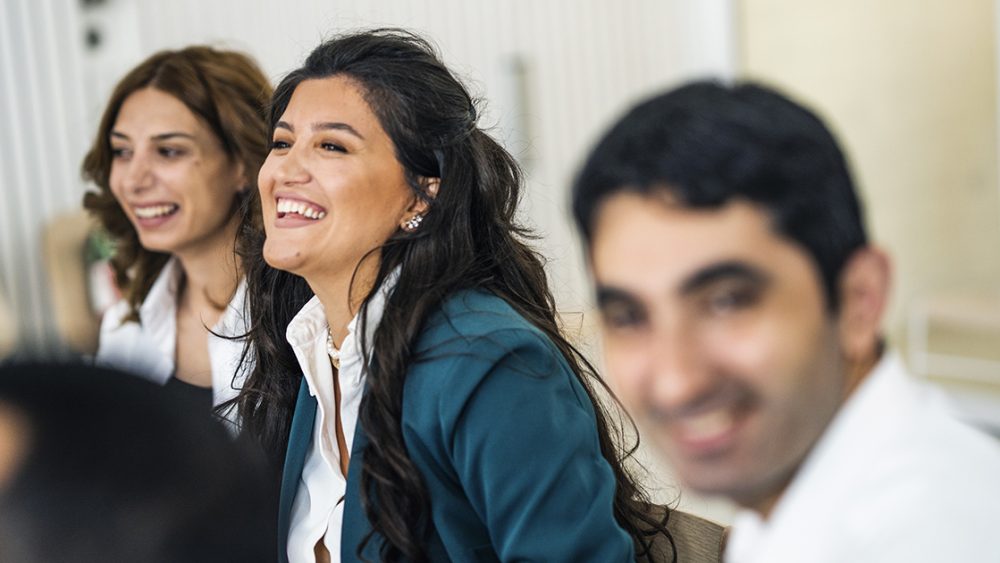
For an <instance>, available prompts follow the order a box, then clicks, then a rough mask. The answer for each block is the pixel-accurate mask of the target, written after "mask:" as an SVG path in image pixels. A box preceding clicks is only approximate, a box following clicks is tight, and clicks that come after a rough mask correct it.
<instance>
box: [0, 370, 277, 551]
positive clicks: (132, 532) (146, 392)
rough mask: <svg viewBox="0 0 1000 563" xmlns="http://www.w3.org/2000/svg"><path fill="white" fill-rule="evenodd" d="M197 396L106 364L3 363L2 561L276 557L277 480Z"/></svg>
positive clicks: (0, 376) (0, 453)
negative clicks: (198, 404) (195, 401)
mask: <svg viewBox="0 0 1000 563" xmlns="http://www.w3.org/2000/svg"><path fill="white" fill-rule="evenodd" d="M189 400H190V398H188V397H186V396H183V395H177V394H172V393H164V392H163V388H162V387H160V386H158V385H156V384H154V383H151V382H149V381H146V380H143V379H141V378H137V377H134V376H131V375H128V374H125V373H122V372H118V371H115V370H110V369H105V368H96V367H89V366H82V365H59V364H20V365H9V366H2V367H0V563H8V562H10V563H13V562H16V563H36V562H37V563H42V562H45V563H49V562H54V561H59V562H61V563H97V562H101V563H105V562H109V561H134V562H139V561H142V562H147V563H168V562H169V563H182V562H183V563H201V562H205V563H208V562H212V563H220V562H229V561H232V562H240V563H245V562H251V563H252V562H258V561H259V562H265V561H268V562H269V561H271V560H273V554H274V551H275V549H276V548H275V545H276V544H275V537H274V536H275V529H276V523H275V521H274V518H273V513H274V510H273V507H274V493H273V490H272V487H271V485H270V483H271V482H273V479H270V478H268V475H267V474H266V471H267V470H266V469H265V465H264V462H263V461H262V460H261V459H259V457H258V456H257V455H256V453H257V452H255V451H254V450H253V449H251V448H250V446H249V445H248V444H245V443H241V442H238V441H234V440H233V439H232V437H231V435H230V434H228V433H227V432H226V431H225V429H224V428H223V426H222V425H221V424H220V423H219V422H217V421H215V420H213V419H212V418H211V415H209V414H208V412H207V411H206V409H203V408H202V409H198V408H194V407H191V406H190V405H186V404H185V403H186V402H188V401H189Z"/></svg>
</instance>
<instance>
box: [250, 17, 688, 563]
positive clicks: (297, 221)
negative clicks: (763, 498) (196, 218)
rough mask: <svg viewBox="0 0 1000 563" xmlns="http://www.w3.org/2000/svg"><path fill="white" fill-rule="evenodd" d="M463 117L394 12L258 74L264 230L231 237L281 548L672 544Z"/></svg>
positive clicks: (406, 551) (429, 555)
mask: <svg viewBox="0 0 1000 563" xmlns="http://www.w3.org/2000/svg"><path fill="white" fill-rule="evenodd" d="M476 120H477V112H476V107H475V104H474V101H473V100H472V98H471V97H470V96H469V94H468V92H467V91H466V89H465V88H464V86H463V85H462V84H461V83H460V82H459V81H458V80H457V79H456V78H455V76H454V75H453V74H452V73H451V72H450V71H449V70H448V69H447V68H446V67H445V66H444V65H443V63H442V62H441V61H440V59H439V58H438V56H437V55H436V53H435V52H434V51H433V49H432V48H431V47H430V45H429V44H428V43H427V42H426V41H424V40H423V39H421V38H419V37H416V36H414V35H412V34H410V33H407V32H404V31H399V30H379V31H372V32H364V33H356V34H350V35H345V36H341V37H337V38H335V39H332V40H330V41H327V42H325V43H323V44H321V45H320V46H319V47H317V48H316V49H315V50H314V51H313V52H312V54H310V55H309V57H308V59H307V60H306V62H305V64H304V65H303V67H302V68H299V69H297V70H295V71H293V72H291V73H290V74H289V75H288V76H287V77H285V79H284V80H283V81H282V82H281V84H280V85H279V86H278V88H277V89H276V91H275V95H274V99H273V100H272V104H271V111H270V125H271V129H272V145H271V152H270V154H269V155H268V157H267V160H266V161H265V162H264V165H263V166H262V167H261V172H260V177H259V182H258V183H259V193H260V196H261V208H262V212H263V227H264V228H263V232H261V230H260V229H259V228H258V227H256V225H255V222H254V221H252V220H248V221H246V222H245V228H244V229H243V233H242V235H243V237H242V242H243V247H244V248H243V250H244V251H245V258H244V260H245V264H246V265H247V277H248V303H249V305H250V313H251V318H252V319H253V325H252V326H251V329H250V343H251V346H250V350H249V352H250V354H249V356H248V357H252V358H254V360H255V367H254V369H253V371H252V373H251V374H250V375H249V377H248V379H247V382H246V386H245V387H244V389H243V391H242V393H241V395H240V397H239V407H240V413H241V415H242V417H243V422H244V429H245V430H247V431H249V432H251V433H252V434H253V435H255V436H257V437H258V438H259V439H260V441H261V442H262V443H263V444H264V446H265V447H266V448H267V449H268V450H269V451H270V452H271V454H272V455H273V456H274V457H275V458H276V460H277V461H278V462H279V463H281V462H283V463H284V482H283V487H282V506H281V513H280V514H281V516H280V518H281V520H280V522H279V534H283V535H284V538H283V541H284V542H285V545H284V546H283V547H282V548H281V554H280V556H281V559H282V560H283V561H287V560H290V561H292V562H293V563H299V562H303V561H308V562H310V563H311V562H313V561H328V560H333V561H353V560H356V559H358V558H363V559H367V560H379V561H403V560H406V561H447V560H456V561H470V560H475V561H600V562H602V563H605V562H611V561H628V560H632V559H633V558H634V557H635V554H636V547H637V546H638V547H639V550H638V553H639V554H640V555H641V556H642V557H643V558H644V559H645V557H646V556H647V555H648V554H647V553H646V546H647V544H648V543H649V542H650V540H651V539H652V538H654V537H657V536H659V537H661V538H664V540H665V541H664V543H665V544H666V545H668V546H669V545H670V544H669V536H668V534H667V531H666V529H665V527H664V525H663V521H664V520H665V518H659V519H657V518H653V517H651V516H648V508H649V507H648V505H647V504H646V503H645V502H643V500H642V499H643V496H642V494H641V491H640V490H639V489H638V487H637V485H636V484H635V482H634V481H633V480H632V478H631V477H630V476H629V474H628V473H627V472H626V471H625V469H624V467H623V460H624V458H625V457H627V455H628V454H627V453H625V452H622V451H621V450H620V448H619V447H618V446H617V445H616V443H615V441H614V440H613V439H612V436H613V435H615V434H616V433H617V432H618V429H617V428H616V426H615V421H616V420H618V418H617V417H616V416H613V415H609V414H608V412H607V410H606V407H605V406H604V405H602V403H601V402H600V401H599V400H598V399H597V398H596V395H595V389H597V388H598V387H601V386H602V385H603V384H602V383H601V382H600V380H599V379H598V378H597V377H595V376H594V373H593V370H592V369H591V368H590V366H589V365H588V364H587V363H586V361H585V360H583V359H582V358H581V356H580V355H579V353H578V352H577V351H576V350H575V349H574V348H573V347H572V346H571V345H570V344H569V343H568V342H567V341H566V339H565V338H564V337H563V336H562V335H561V334H560V331H559V328H558V326H557V323H556V312H555V306H554V303H553V299H552V295H551V293H550V292H549V289H548V286H547V281H546V276H545V272H544V269H543V262H542V259H541V257H540V256H539V255H538V254H536V253H535V251H533V250H532V249H531V248H530V247H529V246H528V245H527V244H526V242H525V241H526V240H528V239H530V238H531V233H530V231H528V230H527V229H525V228H524V227H522V226H520V225H519V224H518V222H517V221H516V212H517V205H518V198H519V195H520V190H521V175H520V171H519V169H518V166H517V164H516V162H515V161H514V159H513V158H512V157H511V155H510V154H509V153H507V152H506V151H505V150H504V149H503V148H501V147H500V146H499V145H498V144H497V143H496V142H495V141H494V140H493V139H492V138H490V137H489V136H488V135H487V134H486V133H485V132H483V131H482V130H481V129H480V128H479V127H478V126H477V124H476ZM629 453H630V452H629ZM661 516H662V514H661ZM668 551H670V548H669V547H668Z"/></svg>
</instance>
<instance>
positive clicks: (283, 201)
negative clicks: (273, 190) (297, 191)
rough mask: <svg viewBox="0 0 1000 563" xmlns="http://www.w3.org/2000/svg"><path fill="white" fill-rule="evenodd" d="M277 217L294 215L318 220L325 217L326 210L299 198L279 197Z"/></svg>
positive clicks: (292, 216) (291, 216) (282, 217)
mask: <svg viewBox="0 0 1000 563" xmlns="http://www.w3.org/2000/svg"><path fill="white" fill-rule="evenodd" d="M276 207H277V209H276V210H277V213H278V219H284V218H294V217H295V216H298V217H301V218H305V219H309V220H313V221H318V220H320V219H322V218H323V217H326V210H325V209H323V208H322V207H320V206H318V205H316V204H314V203H310V202H308V201H303V200H300V199H290V198H284V197H279V198H278V201H277V206H276Z"/></svg>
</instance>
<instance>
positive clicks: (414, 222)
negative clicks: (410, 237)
mask: <svg viewBox="0 0 1000 563" xmlns="http://www.w3.org/2000/svg"><path fill="white" fill-rule="evenodd" d="M423 220H424V216H423V215H421V214H419V213H418V214H416V215H414V216H413V217H410V219H409V220H408V221H407V222H405V223H403V230H405V231H407V232H410V233H412V232H413V231H415V230H417V229H418V228H420V223H421V222H422V221H423Z"/></svg>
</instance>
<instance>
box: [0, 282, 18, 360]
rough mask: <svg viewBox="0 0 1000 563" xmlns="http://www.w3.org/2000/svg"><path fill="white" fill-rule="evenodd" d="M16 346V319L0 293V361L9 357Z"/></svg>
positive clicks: (1, 292)
mask: <svg viewBox="0 0 1000 563" xmlns="http://www.w3.org/2000/svg"><path fill="white" fill-rule="evenodd" d="M16 345H17V319H15V318H14V311H13V310H12V309H11V307H10V304H9V303H8V302H7V297H6V296H5V295H4V293H3V291H0V359H3V358H4V357H6V356H8V355H10V353H11V352H13V351H14V347H15V346H16Z"/></svg>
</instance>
